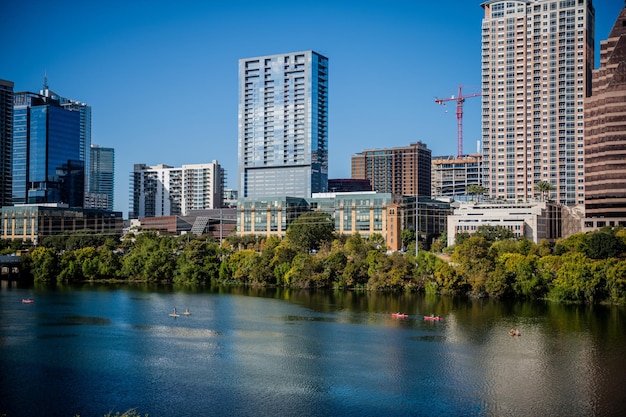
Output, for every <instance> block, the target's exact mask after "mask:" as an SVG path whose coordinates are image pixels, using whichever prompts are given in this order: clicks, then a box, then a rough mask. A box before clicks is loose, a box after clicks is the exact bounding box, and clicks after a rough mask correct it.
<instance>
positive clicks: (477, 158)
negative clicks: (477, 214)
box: [431, 154, 483, 200]
mask: <svg viewBox="0 0 626 417" xmlns="http://www.w3.org/2000/svg"><path fill="white" fill-rule="evenodd" d="M482 160H483V158H482V155H481V154H474V155H464V156H461V157H457V156H447V157H436V158H433V160H432V181H431V183H432V185H431V191H432V196H433V197H452V198H454V199H457V200H467V199H468V193H467V188H468V187H469V186H471V185H478V186H482Z"/></svg>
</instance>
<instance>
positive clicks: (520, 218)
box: [447, 202, 562, 246]
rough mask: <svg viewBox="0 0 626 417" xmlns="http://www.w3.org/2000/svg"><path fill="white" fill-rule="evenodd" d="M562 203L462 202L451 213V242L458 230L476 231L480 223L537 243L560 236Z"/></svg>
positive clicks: (453, 240) (461, 231)
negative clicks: (505, 230)
mask: <svg viewBox="0 0 626 417" xmlns="http://www.w3.org/2000/svg"><path fill="white" fill-rule="evenodd" d="M561 211H562V208H561V206H558V205H556V204H553V203H546V202H541V203H525V202H520V203H515V202H511V203H507V202H500V203H474V202H463V203H459V205H458V207H457V208H455V209H454V212H453V214H452V215H450V216H448V225H447V227H448V246H450V245H453V244H454V243H455V240H456V235H457V234H458V233H469V234H473V233H475V232H476V231H477V230H478V229H479V228H480V227H481V226H502V227H504V228H506V229H509V230H510V231H511V232H513V234H514V235H515V236H516V237H525V238H527V239H528V240H531V241H533V242H535V243H539V242H540V241H541V240H543V239H547V240H550V241H554V240H556V239H558V238H560V237H561V229H562V226H561V222H562V219H561V216H562V214H561Z"/></svg>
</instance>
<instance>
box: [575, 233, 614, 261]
mask: <svg viewBox="0 0 626 417" xmlns="http://www.w3.org/2000/svg"><path fill="white" fill-rule="evenodd" d="M583 249H584V252H585V254H586V255H587V256H588V257H589V258H591V259H607V258H612V257H618V256H619V255H620V254H621V253H622V252H624V243H623V242H622V240H621V239H620V238H619V237H617V236H616V235H615V232H614V231H613V230H612V229H609V228H603V229H601V230H598V231H594V232H591V233H587V234H586V235H585V239H584V243H583Z"/></svg>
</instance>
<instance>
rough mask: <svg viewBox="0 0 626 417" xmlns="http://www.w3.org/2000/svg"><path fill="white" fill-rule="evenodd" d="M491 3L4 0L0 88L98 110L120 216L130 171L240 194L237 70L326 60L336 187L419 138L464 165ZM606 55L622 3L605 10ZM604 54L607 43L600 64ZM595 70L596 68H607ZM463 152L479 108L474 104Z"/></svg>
mask: <svg viewBox="0 0 626 417" xmlns="http://www.w3.org/2000/svg"><path fill="white" fill-rule="evenodd" d="M481 3H482V1H481V0H448V1H437V0H434V1H424V0H410V1H401V0H380V1H379V0H358V1H357V0H353V1H346V0H317V1H309V0H300V1H296V0H291V1H280V0H266V1H247V0H222V1H217V0H198V1H192V0H176V1H175V0H170V1H161V0H151V1H145V0H126V1H118V0H108V1H84V0H80V1H79V0H54V1H50V0H0V5H1V9H2V12H1V13H0V15H1V16H2V23H1V24H0V35H1V36H2V37H1V38H2V39H3V40H4V42H3V45H2V51H1V52H0V78H1V79H5V80H9V81H13V82H14V83H15V87H14V91H15V92H20V91H32V92H38V91H39V90H40V89H41V87H42V84H43V79H44V75H46V76H47V79H48V85H49V88H50V89H51V90H52V91H54V92H56V93H57V94H59V95H61V96H63V97H67V98H70V99H74V100H79V101H82V102H85V103H87V104H89V105H90V106H92V144H97V145H99V146H103V147H112V148H114V149H115V164H116V166H115V207H114V209H115V211H121V212H123V213H124V217H127V215H128V210H129V192H130V191H131V190H129V182H130V174H131V172H132V171H133V165H134V164H138V163H144V164H147V165H156V164H167V165H171V166H174V167H180V166H182V165H183V164H198V163H208V162H211V161H213V160H217V161H218V162H219V163H220V165H221V166H222V167H223V168H225V170H226V175H227V181H226V185H227V187H229V188H236V186H237V181H236V179H237V111H238V109H237V105H238V61H239V59H241V58H249V57H256V56H261V55H273V54H280V53H287V52H296V51H305V50H314V51H316V52H319V53H321V54H322V55H325V56H326V57H328V59H329V88H328V92H329V111H328V114H329V117H328V119H329V120H328V121H329V135H328V143H329V145H328V146H329V178H349V177H350V157H351V156H352V155H354V154H356V153H358V152H361V151H363V150H366V149H376V148H383V147H399V146H407V145H409V144H410V143H413V142H417V141H421V142H423V143H425V144H426V145H427V146H428V147H429V148H430V149H431V150H432V154H433V156H440V155H456V153H457V122H456V116H455V108H456V107H455V103H454V102H453V101H451V102H448V103H447V105H446V106H442V105H438V104H436V103H435V99H436V98H450V97H452V96H453V95H456V94H457V92H458V88H459V86H463V93H464V94H472V93H478V92H480V61H481V44H480V41H481V23H482V18H483V9H482V8H481V6H480V4H481ZM594 7H595V10H596V33H595V38H596V44H597V45H599V42H600V40H604V39H606V38H607V36H608V34H609V32H610V30H611V28H612V26H613V24H614V22H615V19H616V18H617V16H618V15H619V12H620V10H621V8H622V7H624V1H623V0H594ZM598 58H599V46H596V61H598ZM596 66H597V64H596ZM463 111H464V114H463V145H464V146H463V151H464V153H474V152H476V150H477V142H478V140H479V139H480V98H479V97H473V98H468V99H467V100H466V101H465V103H464V107H463Z"/></svg>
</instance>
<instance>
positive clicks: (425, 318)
mask: <svg viewBox="0 0 626 417" xmlns="http://www.w3.org/2000/svg"><path fill="white" fill-rule="evenodd" d="M424 320H432V321H441V320H443V317H439V316H424Z"/></svg>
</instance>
